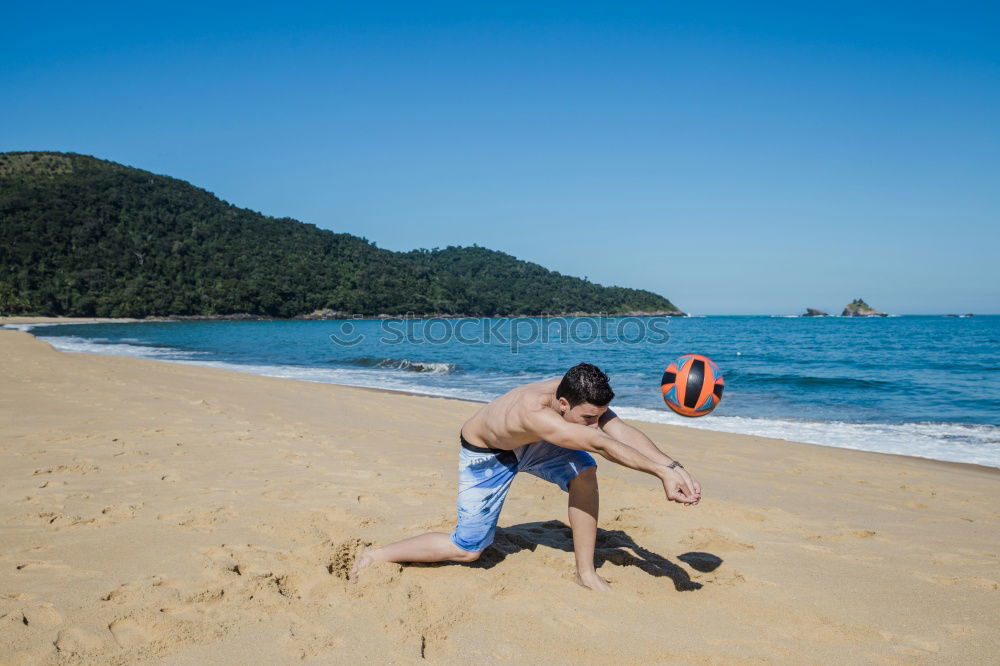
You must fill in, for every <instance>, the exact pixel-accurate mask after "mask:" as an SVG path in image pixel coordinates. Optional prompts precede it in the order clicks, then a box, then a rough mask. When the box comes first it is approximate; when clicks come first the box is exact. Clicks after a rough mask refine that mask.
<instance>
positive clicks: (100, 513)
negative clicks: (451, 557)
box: [0, 331, 1000, 665]
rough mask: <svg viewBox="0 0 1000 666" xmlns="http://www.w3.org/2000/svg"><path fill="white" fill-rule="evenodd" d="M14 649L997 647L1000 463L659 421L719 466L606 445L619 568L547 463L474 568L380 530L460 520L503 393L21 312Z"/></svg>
mask: <svg viewBox="0 0 1000 666" xmlns="http://www.w3.org/2000/svg"><path fill="white" fill-rule="evenodd" d="M0 358H2V359H3V364H2V383H0V423H2V439H0V544H2V545H0V662H2V663H10V664H36V663H37V664H49V663H73V664H126V663H128V664H133V663H163V664H178V665H179V664H208V663H211V664H244V663H275V664H280V663H300V662H307V663H346V662H359V661H361V660H377V661H378V662H380V663H401V664H405V663H415V662H419V661H421V660H429V661H434V662H439V663H465V664H467V663H488V662H515V661H516V662H521V663H567V662H578V663H598V662H609V661H614V662H615V663H627V664H632V663H641V662H647V663H648V662H654V663H678V664H682V663H683V664H703V663H704V664H728V663H737V664H745V663H754V664H757V663H795V664H803V663H804V664H809V663H825V664H828V663H876V664H879V663H888V664H909V663H914V664H925V663H942V664H943V663H948V664H954V663H966V664H985V663H996V660H997V655H998V654H1000V591H998V589H997V588H998V583H997V581H1000V473H998V470H996V469H992V468H984V467H977V466H973V465H960V464H949V463H940V462H934V461H929V460H923V459H918V458H907V457H902V456H891V455H882V454H874V453H864V452H858V451H848V450H841V449H833V448H824V447H819V446H813V445H808V444H799V443H794V442H786V441H781V440H773V439H766V438H761V437H750V436H742V435H733V434H723V433H713V432H709V431H704V430H696V429H688V428H683V427H674V426H666V425H651V424H636V425H638V426H639V427H640V428H642V429H643V430H645V431H646V432H647V433H648V434H650V436H651V437H653V439H654V441H656V442H657V443H658V444H659V445H660V446H661V448H663V449H664V450H665V451H666V452H667V453H668V454H670V455H673V456H675V457H676V458H678V459H680V460H682V461H683V462H684V463H685V465H686V466H687V468H688V469H689V470H690V471H691V472H692V473H694V474H695V476H697V477H698V479H699V480H700V481H701V483H702V486H703V489H704V499H703V500H702V502H701V504H700V505H698V506H695V507H683V506H681V505H678V504H674V503H669V502H667V501H666V500H665V499H664V497H663V491H662V488H661V486H660V485H659V484H658V482H657V481H656V479H654V478H652V477H649V476H646V475H643V474H641V473H638V472H634V471H631V470H628V469H623V468H619V467H617V466H615V465H614V464H612V463H610V462H607V461H603V460H602V461H600V465H599V476H600V483H601V502H602V508H601V518H600V526H601V531H600V533H599V537H598V560H599V562H600V567H599V573H600V574H601V575H603V576H604V577H605V578H607V579H608V580H609V581H610V582H611V584H612V587H613V591H612V592H610V593H607V594H601V593H596V592H592V591H589V590H586V589H584V588H581V587H579V586H577V585H575V584H574V583H573V582H572V575H573V554H572V543H571V540H570V538H569V535H570V532H569V528H568V526H567V517H566V496H565V494H564V493H562V492H561V491H560V490H559V489H558V488H556V487H555V486H551V485H548V484H546V483H545V482H543V481H541V480H538V479H536V478H534V477H530V476H527V475H522V476H520V477H518V479H517V480H516V481H515V483H514V486H513V488H512V490H511V494H510V497H509V499H508V501H507V505H506V506H505V508H504V512H503V514H502V516H501V518H500V525H501V529H500V530H499V532H498V538H497V541H496V543H495V547H494V548H491V549H490V550H488V551H487V552H486V553H485V554H484V556H483V557H482V558H481V559H480V561H478V562H476V563H474V564H471V565H461V564H445V565H433V566H400V565H395V564H378V565H375V566H374V567H373V568H372V569H369V570H366V571H365V572H364V574H363V576H362V578H361V580H360V582H359V583H358V584H357V585H352V584H350V583H349V582H348V581H347V580H346V574H347V571H348V570H349V568H350V566H351V564H352V562H353V559H354V557H355V555H356V554H357V552H358V549H359V548H360V547H362V545H363V544H367V543H376V544H380V543H386V542H389V541H393V540H396V539H399V538H402V537H405V536H411V535H415V534H418V533H420V532H422V531H426V530H440V531H449V530H450V529H451V527H452V525H453V520H454V517H455V484H456V464H457V454H458V449H457V441H456V439H457V434H458V429H459V426H460V424H461V423H462V422H463V420H464V419H465V418H467V417H468V416H469V415H470V414H472V413H473V411H474V410H475V409H477V405H476V404H474V403H469V402H462V401H457V400H446V399H440V398H429V397H419V396H409V395H401V394H393V393H388V392H379V391H371V390H365V389H357V388H350V387H340V386H331V385H325V384H314V383H307V382H299V381H292V380H285V379H275V378H267V377H259V376H254V375H249V374H241V373H237V372H231V371H225V370H218V369H212V368H203V367H196V366H187V365H181V364H171V363H164V362H159V361H150V360H142V359H135V358H125V357H108V356H94V355H85V354H69V353H61V352H57V351H55V350H53V349H52V348H51V347H50V346H49V345H48V344H46V343H44V342H42V341H39V340H36V339H35V338H33V337H32V336H30V335H29V334H27V333H23V332H20V331H0Z"/></svg>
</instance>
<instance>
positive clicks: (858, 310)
mask: <svg viewBox="0 0 1000 666" xmlns="http://www.w3.org/2000/svg"><path fill="white" fill-rule="evenodd" d="M840 316H841V317H888V316H889V315H888V314H886V313H885V312H882V311H881V310H876V309H875V308H873V307H872V306H870V305H868V304H867V303H865V301H864V299H861V298H855V299H854V300H853V301H851V302H850V303H848V304H847V306H846V307H845V308H844V311H843V312H841V313H840Z"/></svg>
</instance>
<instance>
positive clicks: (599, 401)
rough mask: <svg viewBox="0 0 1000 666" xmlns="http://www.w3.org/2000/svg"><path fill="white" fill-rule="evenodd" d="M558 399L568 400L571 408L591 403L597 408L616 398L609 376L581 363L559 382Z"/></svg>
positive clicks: (592, 366)
mask: <svg viewBox="0 0 1000 666" xmlns="http://www.w3.org/2000/svg"><path fill="white" fill-rule="evenodd" d="M556 397H557V398H566V401H567V402H569V406H570V407H576V406H577V405H580V404H582V403H585V402H589V403H590V404H592V405H594V406H595V407H604V406H605V405H607V404H609V403H610V402H611V400H612V398H614V397H615V392H614V391H612V390H611V385H610V384H609V383H608V376H607V375H606V374H604V373H603V372H601V370H600V368H598V367H597V366H596V365H591V364H590V363H579V364H577V365H574V366H573V367H572V368H570V369H569V372H567V373H566V375H565V376H564V377H563V378H562V381H561V382H559V388H557V389H556Z"/></svg>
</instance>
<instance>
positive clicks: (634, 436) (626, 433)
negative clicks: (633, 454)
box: [598, 409, 701, 499]
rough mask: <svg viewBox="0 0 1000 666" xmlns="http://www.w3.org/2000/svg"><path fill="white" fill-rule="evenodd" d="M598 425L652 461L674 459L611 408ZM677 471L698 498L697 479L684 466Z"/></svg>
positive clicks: (669, 461) (699, 488)
mask: <svg viewBox="0 0 1000 666" xmlns="http://www.w3.org/2000/svg"><path fill="white" fill-rule="evenodd" d="M598 426H599V427H600V428H601V430H603V431H604V432H605V433H607V434H608V435H609V436H610V437H614V438H615V439H617V440H618V441H620V442H623V443H625V444H628V445H629V446H631V447H632V448H633V449H635V450H636V451H638V452H639V453H641V454H642V455H644V456H646V457H647V458H649V459H650V460H652V461H653V462H658V463H660V464H662V465H669V464H670V463H672V462H673V461H674V459H673V458H671V457H670V456H668V455H667V454H665V453H664V452H663V451H661V450H660V449H659V447H657V446H656V444H654V443H653V440H651V439H650V438H649V437H647V436H646V434H645V433H644V432H642V431H641V430H639V429H638V428H633V427H632V426H630V425H629V424H627V423H625V422H624V421H622V420H621V419H620V418H618V415H617V414H615V412H614V411H613V410H611V409H609V410H607V411H606V412H604V415H603V416H602V417H601V420H600V422H599V423H598ZM677 471H678V472H680V473H681V474H682V475H683V476H684V477H685V478H686V480H687V481H688V483H689V485H690V488H691V490H692V491H694V494H695V495H696V496H697V497H698V498H699V499H700V498H701V484H699V483H698V481H697V480H696V479H695V478H694V477H693V476H691V474H690V473H689V472H688V471H687V470H685V469H684V468H682V467H681V468H677Z"/></svg>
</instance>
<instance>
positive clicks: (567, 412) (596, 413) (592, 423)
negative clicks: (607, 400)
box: [559, 398, 608, 428]
mask: <svg viewBox="0 0 1000 666" xmlns="http://www.w3.org/2000/svg"><path fill="white" fill-rule="evenodd" d="M559 411H560V413H561V414H562V417H563V418H564V419H566V420H567V421H569V422H570V423H577V424H579V425H584V426H587V427H588V428H596V427H597V424H598V422H600V420H601V417H602V416H604V412H606V411H608V406H607V405H604V406H603V407H598V406H597V405H592V404H590V403H589V402H581V403H580V404H579V405H577V406H576V407H570V406H569V402H568V401H567V400H566V398H559Z"/></svg>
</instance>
